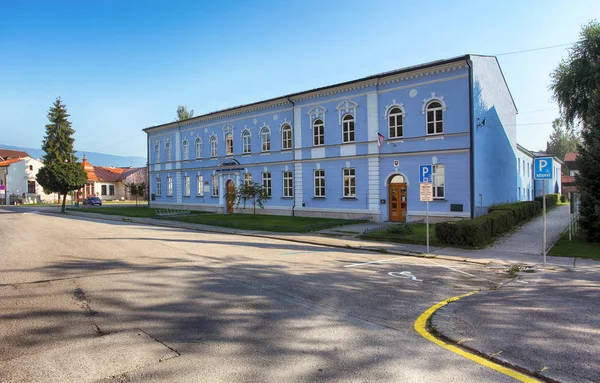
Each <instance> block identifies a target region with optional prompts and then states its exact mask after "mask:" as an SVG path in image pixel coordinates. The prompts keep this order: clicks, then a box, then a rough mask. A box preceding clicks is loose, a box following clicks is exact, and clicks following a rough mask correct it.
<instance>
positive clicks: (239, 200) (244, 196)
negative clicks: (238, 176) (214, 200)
mask: <svg viewBox="0 0 600 383" xmlns="http://www.w3.org/2000/svg"><path fill="white" fill-rule="evenodd" d="M225 198H227V199H233V203H234V204H235V205H236V206H239V205H240V204H243V205H244V209H245V208H246V203H247V202H248V203H251V204H252V207H253V209H254V210H253V214H256V205H258V206H259V207H260V208H261V209H264V207H265V205H264V204H265V202H266V201H268V200H270V199H271V196H270V195H269V194H267V190H266V189H265V187H263V186H262V185H261V184H259V183H258V182H253V183H248V184H245V183H244V184H241V185H240V186H237V187H236V188H235V189H234V190H233V192H231V193H228V194H227V195H226V196H225Z"/></svg>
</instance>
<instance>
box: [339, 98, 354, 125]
mask: <svg viewBox="0 0 600 383" xmlns="http://www.w3.org/2000/svg"><path fill="white" fill-rule="evenodd" d="M335 109H336V110H337V111H338V123H339V124H340V125H342V124H343V117H344V116H346V115H348V114H351V115H352V116H353V117H354V118H355V119H356V110H357V109H358V104H357V103H356V102H354V101H352V100H349V99H345V100H344V101H342V102H340V103H339V104H338V106H337V108H335Z"/></svg>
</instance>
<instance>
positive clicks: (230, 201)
mask: <svg viewBox="0 0 600 383" xmlns="http://www.w3.org/2000/svg"><path fill="white" fill-rule="evenodd" d="M225 187H226V188H227V194H226V195H227V214H232V213H233V203H234V202H235V200H234V196H233V193H234V191H235V190H234V189H235V185H234V183H233V180H228V181H227V183H226V184H225Z"/></svg>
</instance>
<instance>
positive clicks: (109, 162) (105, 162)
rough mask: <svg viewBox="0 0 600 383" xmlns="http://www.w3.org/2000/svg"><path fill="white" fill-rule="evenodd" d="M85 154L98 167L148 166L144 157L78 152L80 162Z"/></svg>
mask: <svg viewBox="0 0 600 383" xmlns="http://www.w3.org/2000/svg"><path fill="white" fill-rule="evenodd" d="M0 148H2V149H10V150H22V151H24V152H27V153H28V154H29V155H30V156H31V157H32V158H36V159H41V158H42V156H43V155H44V151H43V150H42V149H33V148H21V147H19V146H11V145H2V144H0ZM84 153H85V157H86V158H87V160H88V162H89V163H91V164H92V165H96V166H114V167H127V166H132V167H134V168H141V167H144V166H146V159H145V158H144V157H123V156H113V155H112V154H103V153H96V152H83V151H82V152H76V154H75V155H76V156H77V158H78V161H80V162H81V160H82V159H83V154H84Z"/></svg>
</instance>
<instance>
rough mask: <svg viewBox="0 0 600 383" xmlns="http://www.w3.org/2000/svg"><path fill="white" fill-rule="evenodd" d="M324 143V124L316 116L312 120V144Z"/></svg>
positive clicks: (321, 144) (320, 144) (319, 144)
mask: <svg viewBox="0 0 600 383" xmlns="http://www.w3.org/2000/svg"><path fill="white" fill-rule="evenodd" d="M323 145H325V124H324V123H323V120H322V119H320V118H317V119H316V120H315V121H314V122H313V146H323Z"/></svg>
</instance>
